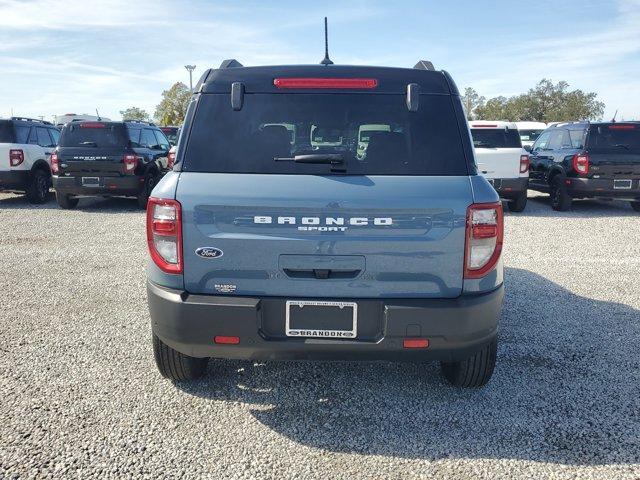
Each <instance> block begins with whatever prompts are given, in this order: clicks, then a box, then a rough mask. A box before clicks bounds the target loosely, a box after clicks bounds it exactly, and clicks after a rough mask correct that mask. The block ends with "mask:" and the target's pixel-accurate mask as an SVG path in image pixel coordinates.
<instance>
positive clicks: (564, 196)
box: [551, 175, 573, 212]
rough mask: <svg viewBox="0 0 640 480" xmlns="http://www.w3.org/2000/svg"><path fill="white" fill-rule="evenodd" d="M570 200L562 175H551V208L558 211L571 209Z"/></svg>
mask: <svg viewBox="0 0 640 480" xmlns="http://www.w3.org/2000/svg"><path fill="white" fill-rule="evenodd" d="M572 201H573V199H572V198H571V195H569V193H568V192H567V187H566V186H565V184H564V182H563V181H562V177H560V176H559V175H558V176H555V177H553V178H552V179H551V208H553V209H554V210H556V211H558V212H566V211H567V210H571V203H572Z"/></svg>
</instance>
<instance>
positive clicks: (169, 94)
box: [155, 82, 191, 125]
mask: <svg viewBox="0 0 640 480" xmlns="http://www.w3.org/2000/svg"><path fill="white" fill-rule="evenodd" d="M190 100H191V90H189V87H187V86H186V85H185V84H184V83H182V82H176V83H174V84H173V85H172V86H171V88H170V89H169V90H165V91H164V92H162V101H161V102H160V103H159V104H158V106H157V107H156V115H155V117H156V121H157V122H158V123H159V124H160V125H180V124H181V123H182V122H183V121H184V116H185V114H186V113H187V106H188V105H189V101H190Z"/></svg>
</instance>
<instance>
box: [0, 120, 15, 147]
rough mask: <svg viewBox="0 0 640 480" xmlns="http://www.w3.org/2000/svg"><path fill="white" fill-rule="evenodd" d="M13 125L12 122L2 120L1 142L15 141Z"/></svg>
mask: <svg viewBox="0 0 640 480" xmlns="http://www.w3.org/2000/svg"><path fill="white" fill-rule="evenodd" d="M13 142H14V134H13V125H11V122H7V121H4V122H0V143H13Z"/></svg>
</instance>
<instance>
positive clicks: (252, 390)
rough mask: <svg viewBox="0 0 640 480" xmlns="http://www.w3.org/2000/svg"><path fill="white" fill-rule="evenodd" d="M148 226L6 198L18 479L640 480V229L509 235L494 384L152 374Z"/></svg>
mask: <svg viewBox="0 0 640 480" xmlns="http://www.w3.org/2000/svg"><path fill="white" fill-rule="evenodd" d="M143 222H144V216H143V213H142V212H141V211H139V210H137V209H136V208H135V202H134V201H130V200H120V199H112V200H82V201H81V203H80V208H79V209H78V210H76V211H62V210H59V209H58V208H57V206H56V205H55V203H54V202H53V201H52V202H49V203H47V204H46V205H43V206H37V207H33V206H30V205H28V204H27V203H26V201H25V200H24V199H23V198H22V197H19V196H14V195H8V194H0V228H1V229H2V231H1V234H0V265H2V269H1V271H2V274H1V275H0V292H2V293H1V297H0V298H1V301H0V302H1V309H0V392H1V396H0V402H1V408H0V478H14V477H24V478H29V477H81V478H87V477H92V476H94V477H101V478H105V477H124V476H126V477H148V478H156V477H159V476H163V477H164V476H167V477H181V476H185V477H191V478H194V477H200V478H203V477H208V478H304V479H308V478H323V479H324V478H350V479H352V478H425V479H426V478H494V479H495V478H540V479H548V478H602V479H612V478H616V479H618V478H620V479H632V478H633V479H638V478H640V464H639V461H640V368H639V367H640V359H639V355H638V353H639V348H638V344H639V343H640V295H639V293H638V292H640V275H639V274H638V272H639V271H640V247H639V245H640V228H638V227H639V222H640V216H639V215H638V214H636V213H634V212H633V211H632V210H631V209H630V208H629V206H628V205H625V204H621V203H609V204H607V203H598V202H581V203H577V204H576V205H575V208H574V211H573V212H569V213H557V212H552V210H551V209H550V207H549V205H548V202H547V200H546V199H544V198H543V197H540V198H537V199H535V200H531V201H530V203H529V206H528V207H527V210H526V211H525V213H524V214H517V215H515V214H514V215H509V216H508V218H507V220H506V229H507V232H506V242H507V243H506V252H505V255H506V256H505V260H506V266H507V269H506V278H507V284H508V286H507V298H506V303H505V309H504V315H503V319H502V329H501V332H500V347H499V352H498V357H499V358H498V368H497V370H496V373H495V375H494V378H493V380H492V382H491V383H490V384H489V385H488V386H487V387H486V388H484V389H481V390H477V391H460V390H456V389H454V388H452V387H449V386H447V385H446V384H445V383H443V382H442V381H441V380H440V377H439V376H438V369H437V366H436V365H435V364H434V365H426V366H416V365H400V364H386V363H382V364H376V363H360V364H354V363H343V364H331V363H267V364H253V363H251V362H220V363H216V364H212V365H211V366H210V367H209V372H208V376H207V377H206V379H205V380H204V381H202V382H200V383H196V384H191V385H180V386H175V385H173V384H171V383H170V382H168V381H165V380H163V379H162V378H161V377H160V376H159V374H158V373H157V371H156V369H155V365H154V364H153V360H152V352H151V343H150V333H149V332H150V331H149V318H148V314H147V310H146V300H145V290H144V281H145V276H144V266H145V262H146V250H145V248H146V247H145V238H144V231H143V230H144V229H143Z"/></svg>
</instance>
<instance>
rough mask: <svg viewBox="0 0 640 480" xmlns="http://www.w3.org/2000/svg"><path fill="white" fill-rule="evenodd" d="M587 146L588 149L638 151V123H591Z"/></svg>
mask: <svg viewBox="0 0 640 480" xmlns="http://www.w3.org/2000/svg"><path fill="white" fill-rule="evenodd" d="M588 142H589V143H588V145H587V148H588V149H589V150H590V151H607V152H618V153H625V152H628V151H633V152H634V153H638V152H640V125H636V124H622V123H616V124H611V125H592V126H591V127H590V128H589V140H588Z"/></svg>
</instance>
